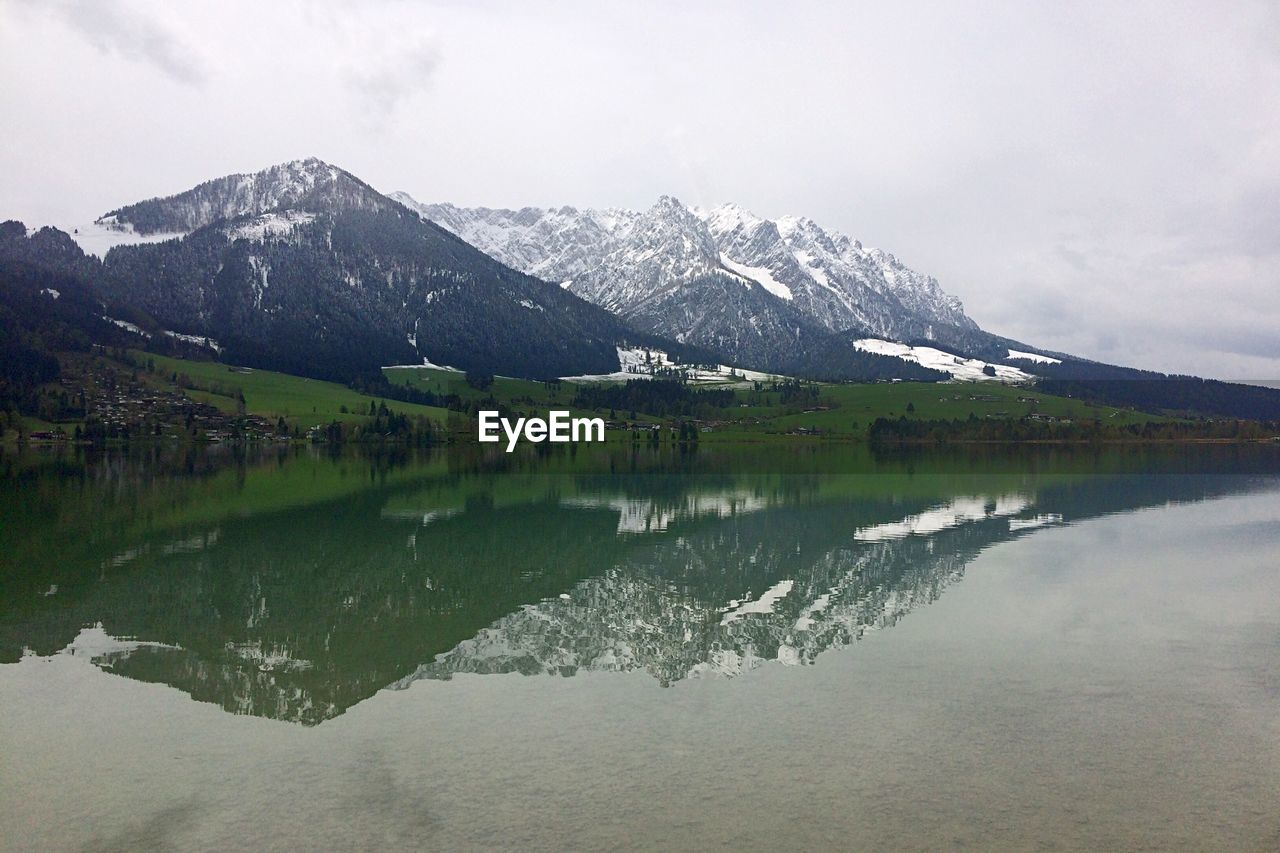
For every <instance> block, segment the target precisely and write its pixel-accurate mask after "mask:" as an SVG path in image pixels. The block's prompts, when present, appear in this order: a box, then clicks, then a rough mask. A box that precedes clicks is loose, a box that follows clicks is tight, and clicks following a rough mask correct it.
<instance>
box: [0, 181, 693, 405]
mask: <svg viewBox="0 0 1280 853" xmlns="http://www.w3.org/2000/svg"><path fill="white" fill-rule="evenodd" d="M99 223H100V225H101V226H103V227H104V228H107V229H120V230H121V231H129V232H130V233H132V234H135V235H137V234H142V235H146V234H167V235H172V239H166V240H163V241H161V242H155V243H148V244H137V245H116V246H114V247H113V248H111V249H110V250H109V251H107V252H106V254H105V257H104V258H103V259H102V260H101V261H98V260H97V259H96V258H92V257H90V256H86V255H84V254H83V253H82V252H81V251H80V250H79V249H78V248H77V247H76V246H75V244H74V243H72V242H71V241H70V240H64V241H62V242H57V246H59V247H61V248H60V249H59V250H58V251H57V252H55V251H54V250H53V247H54V242H56V241H52V242H51V241H50V240H48V239H45V238H43V237H39V236H36V237H30V238H24V239H21V240H18V239H16V238H15V240H13V241H9V242H12V243H13V244H14V245H13V246H12V247H9V248H8V249H6V252H7V253H12V254H23V253H26V254H30V253H31V252H35V253H36V254H37V255H39V256H40V257H39V258H37V259H36V260H38V261H41V262H47V263H48V264H49V265H52V266H54V267H56V268H58V269H59V270H65V271H67V272H71V271H75V272H76V273H77V274H78V275H81V276H82V277H84V278H86V279H89V280H91V281H92V285H93V286H94V288H95V289H96V290H97V291H98V292H99V293H101V295H102V297H103V299H104V302H110V303H112V304H114V305H118V306H123V307H126V308H127V309H129V313H128V316H130V317H132V318H133V319H132V320H130V324H131V325H135V326H138V327H139V329H140V330H141V332H142V333H146V332H150V333H153V334H154V333H158V332H159V331H161V330H167V331H172V332H175V333H177V334H178V335H182V336H188V337H191V338H197V339H205V338H211V339H214V340H216V341H218V343H219V344H220V345H221V346H222V347H224V348H225V357H226V358H227V359H228V360H230V361H234V362H238V363H241V364H248V365H250V366H258V367H266V368H272V369H277V370H285V371H288V372H292V373H298V374H302V375H307V376H317V377H320V378H332V379H342V380H347V381H350V380H351V379H353V378H355V377H358V376H368V375H376V373H377V371H378V369H379V368H380V367H382V366H384V365H390V364H405V363H422V361H423V359H428V360H430V361H432V362H435V363H438V364H449V365H457V366H460V367H463V368H466V369H475V370H479V371H483V372H490V373H501V374H504V375H510V376H528V377H534V378H549V377H554V376H566V375H579V374H598V373H610V372H613V371H617V370H618V369H619V368H620V362H619V357H618V347H619V346H620V345H621V346H629V345H630V346H635V345H639V346H653V347H658V348H660V349H662V350H664V351H667V352H671V353H673V354H677V355H678V354H680V353H681V352H691V350H690V348H688V347H682V346H681V345H680V344H679V343H678V342H675V341H670V340H667V339H664V338H659V337H656V336H653V335H650V334H646V333H644V332H638V331H636V330H634V329H632V328H631V327H629V326H628V325H627V324H626V323H625V322H623V321H622V320H620V319H619V318H618V317H616V316H614V315H613V314H611V313H609V312H608V311H606V310H604V309H602V308H600V307H598V306H596V305H592V304H590V303H589V302H586V301H584V300H582V299H580V298H579V297H578V296H576V295H574V294H573V293H570V292H568V291H566V290H564V289H563V288H561V287H559V286H557V285H555V284H551V283H548V282H546V281H543V280H541V279H538V278H535V277H533V276H529V275H526V274H524V273H521V272H518V271H516V270H513V269H511V268H510V267H508V266H505V265H503V264H501V263H499V262H498V261H496V260H494V259H493V258H491V257H489V256H487V255H485V254H484V253H482V252H480V251H479V250H477V249H476V248H474V247H473V246H471V245H469V244H467V243H466V242H464V241H462V240H460V239H459V238H458V237H456V236H455V235H453V234H452V233H450V232H449V231H447V230H445V229H443V228H440V227H438V226H436V225H435V224H433V223H431V222H428V221H425V220H423V219H422V218H420V217H419V216H418V215H417V214H415V213H413V212H411V211H409V210H407V209H406V208H405V207H403V206H402V205H400V204H399V203H397V202H395V201H393V200H391V199H390V198H387V197H386V196H384V195H381V194H380V193H378V192H377V191H376V190H374V189H373V188H372V187H370V186H369V185H368V184H365V183H364V182H363V181H361V180H359V179H358V178H356V177H354V176H353V175H351V174H350V173H348V172H345V171H343V170H342V169H339V168H337V167H336V166H331V165H329V164H327V163H324V162H322V161H319V160H315V159H308V160H298V161H294V162H291V163H285V164H282V165H278V166H273V167H271V168H269V169H264V170H263V171H261V172H258V173H255V174H251V175H230V176H227V177H223V178H218V179H216V180H213V181H208V182H206V183H203V184H200V185H199V186H197V187H195V188H193V189H190V190H187V191H185V192H182V193H178V194H177V195H173V196H169V197H167V198H158V199H150V200H148V201H144V202H139V203H137V204H132V205H128V206H125V207H121V208H118V209H117V210H114V211H112V212H111V213H109V214H106V215H105V216H103V217H102V218H101V219H100V220H99ZM24 233H25V229H24ZM38 233H43V232H38ZM64 236H65V235H64ZM64 244H65V245H64ZM41 247H43V248H41ZM28 249H30V250H31V251H30V252H29V251H28ZM37 250H38V251H37ZM67 252H71V253H72V254H74V255H76V256H77V257H75V258H71V259H68V258H67V257H64V256H65V255H66V254H67ZM113 316H117V315H113ZM696 355H698V356H701V355H702V354H701V353H697V354H696Z"/></svg>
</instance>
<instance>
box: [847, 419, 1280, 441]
mask: <svg viewBox="0 0 1280 853" xmlns="http://www.w3.org/2000/svg"><path fill="white" fill-rule="evenodd" d="M1276 435H1280V422H1260V421H1247V420H1237V419H1229V420H1225V419H1224V420H1200V421H1169V422H1165V423H1154V422H1148V423H1144V424H1124V425H1119V424H1108V423H1105V422H1103V421H1101V420H1097V419H1088V420H1075V421H1071V422H1070V423H1063V422H1057V423H1052V422H1044V421H1036V420H1032V419H1030V418H979V417H977V416H976V415H970V416H969V417H968V418H967V419H959V418H957V419H955V420H919V419H914V418H907V417H906V416H905V415H904V416H901V417H898V418H896V419H894V418H876V419H875V421H874V422H873V423H872V424H871V426H870V428H869V429H868V430H867V438H868V439H869V440H870V441H871V442H872V443H889V444H892V443H908V444H916V443H928V442H938V443H945V442H952V441H996V442H1017V441H1069V442H1080V441H1187V440H1194V439H1201V440H1206V439H1208V440H1212V439H1218V440H1231V441H1258V440H1264V439H1267V438H1271V437H1273V436H1276Z"/></svg>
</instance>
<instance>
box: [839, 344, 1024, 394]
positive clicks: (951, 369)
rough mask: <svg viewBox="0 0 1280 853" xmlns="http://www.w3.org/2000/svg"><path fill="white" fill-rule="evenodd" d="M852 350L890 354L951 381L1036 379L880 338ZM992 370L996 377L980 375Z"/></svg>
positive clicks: (1002, 367)
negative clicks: (943, 375) (987, 369)
mask: <svg viewBox="0 0 1280 853" xmlns="http://www.w3.org/2000/svg"><path fill="white" fill-rule="evenodd" d="M853 347H854V349H859V350H862V351H863V352H873V353H876V354H877V355H891V356H894V357H895V358H900V359H902V360H903V361H913V362H915V363H916V364H919V365H920V366H922V367H928V368H930V369H931V370H941V371H943V372H944V373H949V374H951V378H952V379H959V380H962V381H966V382H984V381H991V382H1009V383H1015V382H1030V381H1032V380H1033V379H1035V377H1034V376H1032V375H1031V374H1029V373H1026V372H1024V371H1022V370H1019V369H1018V368H1016V367H1009V366H1008V365H1004V364H990V363H989V362H985V361H983V360H982V359H978V358H963V357H961V356H958V355H955V354H953V353H949V352H944V351H943V350H940V349H935V348H934V347H913V346H910V345H909V344H900V343H897V342H896V341H884V340H880V339H879V338H862V339H860V340H856V341H854V342H853ZM986 367H990V368H992V369H994V370H995V374H996V375H995V376H988V375H987V374H986V373H983V372H982V371H983V368H986Z"/></svg>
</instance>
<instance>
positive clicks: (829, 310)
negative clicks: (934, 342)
mask: <svg viewBox="0 0 1280 853" xmlns="http://www.w3.org/2000/svg"><path fill="white" fill-rule="evenodd" d="M392 198H394V199H396V200H397V201H399V202H401V203H402V204H404V205H405V206H406V207H409V208H411V209H413V210H416V211H418V212H419V213H420V214H421V215H422V216H424V217H426V218H428V219H431V220H433V221H435V222H437V224H439V225H442V226H443V227H445V228H447V229H449V230H451V231H453V232H454V233H455V234H457V235H458V236H460V237H462V238H463V239H464V240H466V241H468V242H469V243H472V244H473V245H475V246H476V247H477V248H479V249H481V250H482V251H484V252H486V253H488V254H490V255H493V256H494V257H496V258H498V259H499V260H501V261H502V262H503V263H506V264H508V265H509V266H513V267H515V268H516V269H519V270H521V271H523V272H527V273H529V274H531V275H536V276H539V277H541V278H544V279H547V280H550V281H557V282H568V284H567V285H566V286H567V287H568V288H569V289H570V290H571V291H572V292H574V293H576V294H577V295H579V296H582V297H583V298H585V299H587V300H588V301H591V302H595V303H597V304H599V305H602V306H603V307H606V308H608V309H610V310H612V311H615V312H617V313H619V314H622V315H623V316H624V317H628V318H630V319H633V320H634V319H636V315H637V314H641V315H642V314H644V313H645V312H646V310H647V309H646V307H645V306H646V305H654V304H657V303H663V306H664V307H663V308H662V310H661V311H659V312H657V313H659V314H661V317H659V318H657V319H655V320H654V322H655V323H666V324H668V325H658V326H656V327H655V328H654V330H655V331H660V332H662V333H664V334H668V335H673V336H682V339H692V340H701V341H702V342H704V343H711V340H709V336H713V335H711V333H710V332H709V331H708V329H707V328H706V325H707V322H708V321H707V312H708V311H709V310H710V306H706V305H698V304H694V302H693V301H692V300H693V299H694V297H693V296H692V295H691V294H687V295H683V296H681V295H679V294H678V290H679V289H680V288H681V287H682V286H684V285H689V284H691V283H694V282H696V281H698V280H699V279H703V280H705V279H707V277H722V278H726V279H731V280H737V281H742V280H744V279H745V280H748V281H754V282H755V283H757V284H759V285H760V289H761V290H762V291H764V294H767V296H765V295H763V294H762V295H761V296H754V295H749V294H740V295H737V296H734V295H733V294H729V298H730V299H731V300H735V301H743V304H742V305H736V304H735V305H732V306H730V307H729V314H730V315H736V317H735V316H728V317H726V316H720V317H718V318H717V319H716V322H718V323H722V324H723V323H730V324H735V327H734V328H717V329H716V330H715V335H714V336H718V337H719V338H720V339H723V338H725V337H733V336H734V335H739V336H740V335H742V334H744V333H745V334H750V330H749V328H748V327H749V326H751V325H753V324H756V323H757V322H758V321H760V320H761V319H762V318H760V317H758V315H759V312H761V311H764V312H765V313H766V314H768V315H770V316H769V317H768V319H767V320H765V321H764V322H765V325H770V326H774V327H782V326H786V325H788V324H791V325H793V326H794V325H795V324H796V323H797V322H799V323H808V324H812V325H814V326H816V327H817V328H819V329H826V330H829V331H840V330H844V329H850V328H860V329H865V330H867V331H870V332H873V333H875V334H876V335H882V336H885V337H896V338H900V339H912V338H916V337H919V336H920V334H921V332H922V331H926V332H927V331H928V330H929V329H930V328H932V327H933V326H935V325H946V326H955V327H959V328H961V329H966V330H967V329H974V330H976V329H977V324H975V323H974V322H973V321H972V320H971V319H969V317H968V316H966V315H965V313H964V307H963V305H962V304H961V303H960V301H959V300H958V299H956V298H955V297H953V296H950V295H949V294H947V293H945V292H944V291H943V290H942V288H941V286H940V285H939V284H938V282H937V280H936V279H935V278H933V277H932V276H928V275H925V274H922V273H919V272H916V271H914V270H912V269H910V268H909V267H907V266H905V265H904V264H902V263H901V262H900V261H899V260H898V259H897V257H896V256H894V255H892V254H891V253H888V252H884V251H881V250H879V249H870V248H866V247H864V246H863V245H862V243H861V242H859V241H857V240H852V239H850V238H849V237H847V236H845V235H843V234H840V233H838V232H829V231H826V230H824V229H823V228H821V227H820V226H819V225H818V224H817V223H815V222H814V221H813V220H811V219H809V218H807V217H803V216H785V217H780V218H778V219H776V220H770V219H766V218H764V217H761V216H758V215H756V214H754V213H752V212H751V211H749V210H747V209H746V208H743V207H741V206H740V205H737V204H732V203H730V204H723V205H719V206H717V207H713V208H708V209H698V208H689V207H686V206H684V205H683V204H681V203H680V202H679V201H678V200H677V199H675V198H673V197H671V196H665V195H664V196H661V197H660V198H659V199H658V201H657V202H656V203H655V204H654V205H653V206H652V207H650V208H649V209H648V210H646V211H643V212H640V211H630V210H621V209H607V210H593V209H578V208H573V207H561V208H546V209H542V208H522V209H521V210H518V211H514V210H502V209H491V208H459V207H456V206H454V205H451V204H436V205H428V204H420V203H418V202H417V201H415V200H414V199H413V198H412V197H411V196H409V195H407V194H405V193H393V194H392ZM714 292H715V296H716V298H722V297H723V296H724V294H723V292H722V291H719V290H715V291H714ZM770 297H772V298H775V299H777V300H778V301H779V303H780V304H777V305H767V304H765V305H762V304H760V303H761V300H763V301H764V302H765V303H767V301H768V299H769V298H770ZM672 300H682V301H680V304H679V305H678V306H676V310H674V311H673V310H671V309H672V306H671V304H670V303H671V301H672ZM723 313H724V312H723V311H722V312H721V314H722V315H723ZM672 324H677V325H682V326H683V327H682V328H676V326H675V325H672ZM690 335H692V336H693V337H692V338H689V336H690ZM699 335H701V337H699Z"/></svg>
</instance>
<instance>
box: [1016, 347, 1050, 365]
mask: <svg viewBox="0 0 1280 853" xmlns="http://www.w3.org/2000/svg"><path fill="white" fill-rule="evenodd" d="M1009 358H1011V359H1016V360H1021V361H1035V362H1039V363H1040V364H1062V359H1060V358H1050V357H1049V356H1047V355H1041V354H1040V353H1038V352H1023V351H1022V350H1016V349H1011V350H1009Z"/></svg>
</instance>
